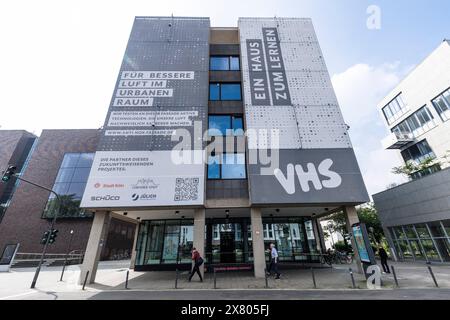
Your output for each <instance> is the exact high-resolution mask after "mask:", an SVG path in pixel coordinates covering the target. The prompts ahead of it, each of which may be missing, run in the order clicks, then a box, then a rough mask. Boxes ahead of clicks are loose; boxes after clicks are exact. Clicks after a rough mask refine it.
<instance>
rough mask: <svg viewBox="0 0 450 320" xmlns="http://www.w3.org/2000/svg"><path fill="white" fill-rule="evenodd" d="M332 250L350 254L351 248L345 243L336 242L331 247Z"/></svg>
mask: <svg viewBox="0 0 450 320" xmlns="http://www.w3.org/2000/svg"><path fill="white" fill-rule="evenodd" d="M333 248H334V250H337V251H344V252H351V251H352V246H351V245H350V244H348V243H346V242H345V241H338V242H336V243H335V244H334V246H333Z"/></svg>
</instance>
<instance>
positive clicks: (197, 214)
mask: <svg viewBox="0 0 450 320" xmlns="http://www.w3.org/2000/svg"><path fill="white" fill-rule="evenodd" d="M193 246H194V247H195V248H197V250H198V252H200V255H201V256H202V257H203V259H205V209H195V210H194V244H193ZM204 267H205V264H202V265H201V266H200V273H201V274H202V277H203V275H204V271H205V268H204Z"/></svg>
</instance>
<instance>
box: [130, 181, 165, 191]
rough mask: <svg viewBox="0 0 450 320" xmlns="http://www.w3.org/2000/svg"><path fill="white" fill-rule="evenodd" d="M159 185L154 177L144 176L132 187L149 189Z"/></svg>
mask: <svg viewBox="0 0 450 320" xmlns="http://www.w3.org/2000/svg"><path fill="white" fill-rule="evenodd" d="M158 187H159V184H158V183H155V181H154V180H153V179H150V178H142V179H139V180H138V181H136V183H135V184H132V185H131V188H132V189H140V190H148V189H157V188H158Z"/></svg>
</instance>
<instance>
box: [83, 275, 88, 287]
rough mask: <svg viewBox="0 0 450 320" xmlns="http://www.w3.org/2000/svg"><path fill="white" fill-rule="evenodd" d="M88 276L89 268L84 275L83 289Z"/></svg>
mask: <svg viewBox="0 0 450 320" xmlns="http://www.w3.org/2000/svg"><path fill="white" fill-rule="evenodd" d="M88 276H89V270H88V271H87V272H86V277H84V282H83V290H84V287H85V286H86V281H87V278H88Z"/></svg>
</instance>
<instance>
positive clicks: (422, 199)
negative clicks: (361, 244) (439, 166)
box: [373, 168, 450, 227]
mask: <svg viewBox="0 0 450 320" xmlns="http://www.w3.org/2000/svg"><path fill="white" fill-rule="evenodd" d="M449 186H450V168H449V169H446V170H442V171H439V172H436V173H434V174H431V175H429V176H426V177H423V178H422V179H419V180H415V181H411V182H408V183H405V184H402V185H400V186H397V187H395V188H392V189H390V190H386V191H383V192H380V193H377V194H374V195H373V200H374V202H375V206H376V208H377V211H378V215H379V217H380V220H381V223H382V224H383V227H391V226H397V225H405V224H415V223H421V222H427V221H436V220H443V219H450V187H449Z"/></svg>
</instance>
